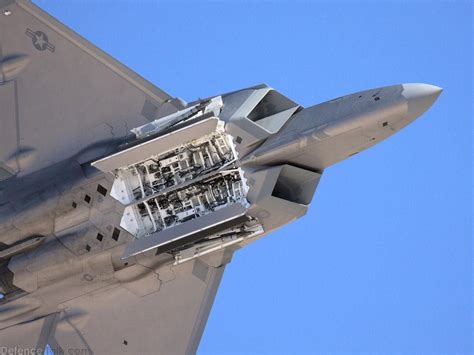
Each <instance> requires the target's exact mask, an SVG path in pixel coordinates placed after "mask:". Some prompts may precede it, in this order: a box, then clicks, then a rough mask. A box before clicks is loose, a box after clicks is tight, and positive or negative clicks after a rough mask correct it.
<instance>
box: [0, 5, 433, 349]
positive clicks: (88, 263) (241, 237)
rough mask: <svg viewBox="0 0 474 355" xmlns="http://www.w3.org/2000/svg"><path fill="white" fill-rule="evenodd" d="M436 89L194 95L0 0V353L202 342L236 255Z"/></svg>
mask: <svg viewBox="0 0 474 355" xmlns="http://www.w3.org/2000/svg"><path fill="white" fill-rule="evenodd" d="M440 93H441V88H439V87H436V86H433V85H427V84H401V85H393V86H388V87H382V88H377V89H372V90H367V91H362V92H358V93H355V94H350V95H346V96H342V97H339V98H336V99H334V100H331V101H328V102H324V103H321V104H318V105H315V106H311V107H306V108H305V107H303V106H301V105H299V104H298V103H296V102H294V101H292V100H291V99H289V98H287V97H285V96H284V95H283V94H281V93H279V92H278V91H276V90H275V89H273V88H271V87H269V86H267V85H259V86H255V87H250V88H246V89H242V90H238V91H234V92H230V93H225V94H222V95H217V96H213V97H210V98H206V99H203V100H198V101H195V102H189V103H188V102H185V101H184V100H182V99H180V98H178V97H173V96H170V95H168V94H167V93H165V92H164V91H163V90H161V89H159V88H157V87H156V86H154V85H153V84H151V83H150V82H148V81H146V80H145V79H143V78H142V77H140V76H138V75H137V74H136V73H134V72H133V71H131V70H130V69H128V68H126V67H125V66H124V65H122V64H120V63H119V62H117V61H116V60H114V59H113V58H111V57H110V56H108V55H107V54H105V53H104V52H102V51H101V50H99V49H98V48H96V47H94V46H93V45H92V44H90V43H89V42H87V41H86V40H85V39H83V38H81V37H80V36H79V35H77V34H76V33H74V32H73V31H71V30H70V29H68V28H67V27H66V26H64V25H63V24H61V23H59V22H58V21H57V20H55V19H54V18H52V17H51V16H49V15H48V14H47V13H45V12H44V11H42V10H41V9H40V8H38V7H37V6H35V5H34V4H32V3H31V2H29V1H27V0H0V110H1V111H0V118H1V120H0V125H1V126H0V180H1V181H0V293H1V294H0V353H12V351H13V352H14V351H16V352H15V353H18V354H19V353H20V352H19V351H23V352H22V353H26V351H30V353H33V352H31V351H36V352H35V353H41V352H42V351H43V350H44V349H45V348H46V347H47V346H48V345H49V347H50V348H51V349H52V350H53V351H54V352H55V353H56V354H66V353H67V354H94V353H95V354H190V353H195V352H196V350H197V347H198V344H199V340H200V338H201V335H202V333H203V329H204V326H205V324H206V320H207V318H208V315H209V312H210V309H211V306H212V303H213V300H214V297H215V295H216V291H217V289H218V287H219V283H220V281H221V278H222V275H223V273H224V269H225V267H226V265H227V264H228V263H229V262H230V261H231V258H232V255H233V253H234V252H235V251H237V250H238V249H240V248H243V247H245V246H247V245H249V244H251V243H253V242H254V241H256V240H258V239H259V238H262V237H264V236H266V235H267V234H269V233H271V232H272V231H274V230H276V229H278V228H280V227H282V226H283V225H285V224H287V223H290V222H292V221H294V220H296V219H297V218H300V217H303V216H304V215H305V213H306V212H307V211H308V208H309V206H310V203H311V200H312V198H313V194H314V192H315V190H316V188H317V186H318V183H319V181H320V178H321V175H322V174H323V172H324V170H325V169H326V168H328V167H330V166H331V165H333V164H336V163H337V162H339V161H341V160H344V159H346V158H349V157H351V156H353V155H354V154H357V153H359V152H361V151H363V150H365V149H367V148H370V147H372V146H373V145H375V144H377V143H379V142H380V141H382V140H384V139H385V138H387V137H389V136H391V135H393V134H394V133H396V132H398V131H399V130H400V129H402V128H403V127H405V126H406V125H408V124H409V123H411V122H412V121H413V120H415V119H416V118H417V117H419V116H420V115H421V114H422V113H423V112H425V111H426V110H427V109H428V108H429V107H430V106H431V105H432V104H433V102H434V101H435V100H436V99H437V98H438V96H439V95H440Z"/></svg>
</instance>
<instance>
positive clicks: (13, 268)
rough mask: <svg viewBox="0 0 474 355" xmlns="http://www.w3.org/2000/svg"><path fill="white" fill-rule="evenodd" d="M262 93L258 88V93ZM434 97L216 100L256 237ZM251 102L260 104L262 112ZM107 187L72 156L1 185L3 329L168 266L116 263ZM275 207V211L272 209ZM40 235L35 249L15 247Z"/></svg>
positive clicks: (423, 88) (115, 217) (118, 239)
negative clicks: (126, 274)
mask: <svg viewBox="0 0 474 355" xmlns="http://www.w3.org/2000/svg"><path fill="white" fill-rule="evenodd" d="M259 90H265V92H264V93H261V97H260V96H258V95H260V94H259ZM440 92H441V89H439V88H437V87H434V86H430V85H424V84H405V85H396V86H390V87H385V88H380V89H373V90H368V91H363V92H359V93H355V94H351V95H347V96H343V97H340V98H337V99H334V100H331V101H328V102H325V103H322V104H319V105H316V106H312V107H309V108H302V107H300V106H298V105H297V104H294V103H293V102H292V101H291V100H288V99H286V98H284V97H283V96H282V95H280V96H272V95H276V94H274V93H275V92H274V91H272V90H270V89H268V88H266V87H258V88H257V89H254V88H252V89H247V90H242V91H238V92H235V93H231V94H226V95H223V102H224V109H223V110H222V112H221V116H222V120H223V121H224V122H225V123H226V129H227V130H228V132H229V134H230V135H231V136H232V137H233V139H234V141H235V142H236V150H237V152H238V156H239V161H238V165H239V166H240V167H241V168H242V169H243V171H244V174H245V176H246V180H247V182H248V183H249V184H250V187H249V188H250V192H249V196H248V197H247V199H248V201H249V204H250V208H249V211H250V212H249V214H250V216H252V218H255V219H256V220H260V221H261V223H262V225H263V227H264V231H265V233H263V234H262V236H263V235H265V234H268V233H269V232H271V231H272V230H275V229H277V228H279V227H281V226H282V225H283V224H286V223H289V222H291V221H292V220H294V219H295V218H299V217H301V216H302V215H304V214H305V213H306V210H307V208H308V206H309V203H310V201H311V198H312V195H313V193H314V189H315V188H316V186H317V183H318V181H319V176H320V174H321V173H322V172H323V171H324V169H325V168H327V167H329V166H331V165H333V164H335V163H337V162H338V161H341V160H343V159H345V158H347V157H350V156H352V155H354V154H356V153H358V152H360V151H362V150H364V149H367V148H369V147H371V146H373V145H374V144H376V143H378V142H380V141H381V140H383V139H385V138H387V137H388V136H390V135H392V134H394V133H395V132H397V131H398V130H400V129H401V128H403V127H404V126H406V125H407V124H409V123H410V122H412V121H413V120H414V119H415V118H416V117H418V116H419V115H420V114H421V113H423V112H424V111H425V110H427V109H428V108H429V106H430V105H431V104H432V103H433V102H434V100H435V99H436V98H437V97H438V95H439V94H440ZM270 96H271V97H270ZM252 100H257V101H256V102H260V105H261V107H260V109H259V110H257V109H258V108H259V106H258V104H255V105H256V106H255V105H252V104H251V102H252ZM264 100H267V101H268V102H264ZM262 102H264V104H265V105H263V104H261V103H262ZM247 106H248V107H247ZM246 107H247V109H246ZM245 110H247V111H245ZM245 112H246V113H245ZM242 117H243V118H244V119H243V118H242ZM268 117H273V121H271V120H268V119H267V118H268ZM275 122H277V123H275ZM251 125H252V129H253V130H250V129H249V128H248V127H250V126H251ZM255 132H256V133H255ZM97 158H100V157H97ZM272 176H274V178H272ZM272 179H273V180H272ZM253 181H256V182H255V183H254V182H253ZM308 181H309V183H308ZM113 182H114V176H113V175H112V174H108V173H103V172H101V171H99V170H97V169H94V168H93V167H91V165H90V164H89V163H86V164H79V163H78V162H77V161H76V160H75V159H69V160H67V161H63V162H61V163H58V164H55V165H54V166H51V167H49V168H47V169H43V170H41V171H38V172H35V173H33V174H30V175H27V176H22V177H17V178H13V179H9V180H7V181H4V182H1V183H0V247H1V248H0V249H2V250H9V248H10V249H11V248H14V247H15V246H16V247H17V248H16V250H15V252H14V253H10V254H8V253H6V254H5V255H8V257H7V258H5V259H3V260H0V267H1V276H0V278H1V281H2V282H0V286H1V288H0V292H1V293H2V294H3V302H7V303H9V302H12V304H14V303H18V302H19V304H20V306H21V307H19V308H18V307H16V308H15V307H13V308H11V310H7V311H6V312H3V313H2V314H1V315H0V328H2V327H5V326H8V324H10V323H11V324H14V323H18V321H19V320H20V321H21V320H23V319H25V320H26V319H32V318H31V317H37V316H40V315H42V314H47V312H48V311H50V309H51V308H53V307H56V306H57V305H60V304H61V303H62V302H64V301H66V300H68V299H71V298H73V297H77V296H78V295H81V294H84V293H86V292H90V291H91V290H94V289H98V288H102V287H105V286H107V285H112V284H115V283H127V282H130V280H128V279H123V278H121V277H120V276H118V274H117V272H118V271H120V270H122V269H124V268H127V267H130V266H132V265H134V264H136V263H137V262H139V260H141V262H144V261H143V260H146V262H147V263H152V264H156V265H159V264H165V263H168V264H169V263H171V262H173V257H172V256H171V255H168V254H161V255H158V256H157V255H155V252H148V253H144V254H142V255H140V257H131V258H128V259H122V256H123V252H124V249H125V245H126V244H127V243H129V242H130V241H131V240H133V239H134V238H133V236H132V235H131V234H130V233H127V231H125V230H123V228H122V227H121V219H122V215H123V213H124V206H123V205H122V204H121V203H120V202H119V201H117V200H116V199H115V198H113V197H112V196H111V195H110V192H111V189H112V186H113ZM302 183H304V184H306V185H307V186H306V185H305V186H303V187H302V185H301V184H302ZM252 184H254V185H258V184H261V186H259V187H258V190H257V188H256V187H255V188H254V187H253V186H254V185H252ZM269 184H273V185H272V186H275V187H274V188H272V191H269V192H268V198H266V199H265V198H263V197H262V196H263V195H262V194H263V193H262V192H261V191H264V190H265V186H266V185H269ZM252 189H253V190H252ZM253 191H257V192H258V193H257V192H253ZM264 197H265V196H264ZM275 201H277V202H279V203H280V202H281V206H280V207H278V206H277V207H274V206H275ZM273 208H276V210H273ZM288 211H291V213H288ZM38 237H41V238H42V239H38V242H37V243H36V244H35V243H33V244H32V243H31V242H30V243H26V244H22V243H25V241H29V240H30V239H34V238H38ZM248 243H249V241H243V242H242V243H241V246H244V245H246V244H248ZM23 245H25V248H24V249H22V248H23ZM32 245H33V247H32ZM142 276H143V275H140V274H139V275H136V276H135V277H136V278H140V277H142ZM64 285H67V288H63V287H62V286H64ZM60 289H61V290H64V289H67V290H68V291H67V292H57V290H60ZM28 296H30V297H28ZM22 302H23V303H22Z"/></svg>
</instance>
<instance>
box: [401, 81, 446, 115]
mask: <svg viewBox="0 0 474 355" xmlns="http://www.w3.org/2000/svg"><path fill="white" fill-rule="evenodd" d="M402 86H403V91H402V96H403V97H405V99H406V100H407V101H408V116H409V119H410V120H414V119H415V118H417V117H418V116H420V115H421V114H422V113H423V112H425V111H426V110H428V109H429V108H430V107H431V105H433V103H434V102H435V101H436V99H437V98H438V96H439V95H440V94H441V92H442V91H443V89H442V88H440V87H438V86H434V85H429V84H403V85H402Z"/></svg>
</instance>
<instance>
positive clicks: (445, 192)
mask: <svg viewBox="0 0 474 355" xmlns="http://www.w3.org/2000/svg"><path fill="white" fill-rule="evenodd" d="M36 2H37V3H38V4H40V5H41V6H42V7H44V8H45V9H46V10H47V11H49V12H51V13H52V14H53V15H55V16H56V17H58V18H59V19H60V20H61V21H63V22H65V23H66V24H67V25H69V26H70V27H72V28H73V29H74V30H76V31H78V32H79V33H80V34H82V35H83V36H84V37H86V38H88V39H89V40H91V41H92V42H93V43H95V44H96V45H98V46H99V47H101V48H103V49H104V50H106V51H107V52H108V53H110V54H111V55H113V56H114V57H116V58H117V59H119V60H120V61H122V62H124V63H125V64H126V65H128V66H130V67H131V68H132V69H134V70H135V71H137V72H138V73H140V74H141V75H143V76H144V77H146V78H148V79H149V80H151V81H152V82H153V83H155V84H156V85H157V86H159V87H161V88H163V89H164V90H165V91H167V92H169V93H170V94H172V95H177V96H181V97H182V98H184V99H185V100H188V101H191V100H194V99H196V98H197V97H206V96H210V95H217V94H219V93H223V92H227V91H231V90H235V89H239V88H243V87H247V86H251V85H255V84H259V83H267V84H269V85H271V86H273V87H274V88H275V89H277V90H279V91H280V92H282V93H284V94H285V95H287V96H288V97H290V98H292V99H293V100H295V101H297V102H299V103H301V104H302V105H304V106H310V105H312V104H315V103H318V102H322V101H326V100H329V99H331V98H334V97H338V96H341V95H344V94H347V93H351V92H356V91H359V90H364V89H369V88H373V87H379V86H385V85H391V84H398V83H404V82H425V83H430V84H435V85H438V86H441V87H443V88H444V92H443V94H442V95H441V97H440V98H439V100H438V101H437V102H436V104H435V105H434V106H433V107H432V108H431V110H429V111H428V112H427V113H426V114H425V115H424V116H423V117H422V118H420V119H419V120H417V121H416V122H415V123H414V124H412V125H411V126H409V127H407V128H406V129H405V130H403V131H402V132H400V133H399V134H397V135H395V136H394V137H392V138H390V139H388V140H387V141H385V142H383V143H381V144H379V145H378V146H376V147H374V148H372V149H370V150H368V151H366V152H364V153H362V154H359V155H356V156H354V157H352V158H351V159H349V160H346V161H344V162H342V163H339V164H337V165H335V166H333V167H331V168H329V169H327V170H326V171H325V173H324V176H323V178H322V181H321V183H320V185H319V187H318V190H317V192H316V195H315V198H314V200H313V203H312V206H311V209H310V211H309V213H308V214H307V216H306V217H304V218H303V219H300V220H299V221H297V222H295V223H293V224H292V225H289V226H287V227H285V228H283V229H281V230H279V231H278V232H276V233H274V234H271V235H269V236H267V237H265V238H264V239H262V240H260V241H258V242H256V243H255V244H253V245H251V246H250V247H248V248H246V249H244V250H241V251H239V252H238V253H237V254H236V255H235V256H234V260H233V262H232V263H231V264H230V265H229V267H228V268H227V270H226V273H225V276H224V280H223V282H222V285H221V288H220V290H219V293H218V295H217V299H216V302H215V305H214V308H213V310H212V313H211V315H210V318H209V322H208V325H207V328H206V330H205V333H204V336H203V339H202V343H201V345H200V348H199V352H200V353H201V354H231V353H232V354H242V353H254V354H260V353H268V354H277V353H279V354H297V353H298V354H302V353H308V354H310V353H315V354H349V353H359V354H368V353H371V354H374V353H384V354H386V353H391V354H394V353H396V354H437V353H439V354H441V353H442V354H459V353H469V352H471V351H472V350H473V349H472V336H473V332H472V331H473V329H472V325H471V324H472V314H473V312H472V311H473V308H472V307H473V306H472V297H473V292H472V291H473V290H472V281H473V279H472V251H473V249H472V234H473V233H472V214H473V213H472V212H473V205H472V164H473V157H472V152H473V146H472V118H473V112H472V101H473V95H472V78H473V76H472V74H473V73H472V63H473V57H472V43H473V27H472V22H473V8H472V5H471V4H470V3H469V2H467V1H466V2H460V1H450V2H436V1H429V2H428V1H426V2H413V3H409V2H407V1H403V2H401V1H400V2H375V1H373V2H345V3H342V2H324V3H321V2H294V1H279V2H271V1H265V2H230V1H229V2H224V1H221V2H209V1H195V2H190V3H187V2H182V1H181V2H161V1H128V2H127V1H118V2H117V1H113V2H112V1H70V2H69V1H68V2H67V5H65V3H66V2H52V1H45V0H42V1H36Z"/></svg>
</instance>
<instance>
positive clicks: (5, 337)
mask: <svg viewBox="0 0 474 355" xmlns="http://www.w3.org/2000/svg"><path fill="white" fill-rule="evenodd" d="M211 264H212V263H211ZM224 268H225V265H219V266H211V265H209V264H208V263H206V262H204V261H203V260H201V259H196V260H195V261H194V262H189V263H184V264H182V265H179V266H178V267H173V269H172V270H171V269H169V270H168V271H167V272H163V271H162V270H158V274H156V273H152V274H150V275H148V276H146V277H145V278H142V279H141V280H137V281H132V282H129V283H128V284H123V285H122V286H114V287H108V288H104V289H102V290H100V291H98V292H92V293H90V294H87V295H85V296H82V297H79V298H76V299H73V300H71V301H69V302H66V303H65V304H63V305H62V308H63V310H62V311H60V312H58V313H53V314H50V315H49V316H47V317H44V318H41V319H38V320H34V321H32V322H28V323H24V324H19V325H16V326H12V327H10V328H7V329H4V330H1V331H0V344H1V345H0V349H10V348H11V349H13V348H17V349H32V348H33V349H45V347H46V345H47V344H49V346H50V347H51V349H52V350H53V351H54V353H56V354H73V353H74V354H84V355H86V354H111V355H112V354H144V355H146V354H150V355H151V354H194V353H195V352H196V350H197V346H198V344H199V341H200V338H201V336H202V333H203V330H204V326H205V324H206V321H207V318H208V315H209V312H210V309H211V306H212V303H213V301H214V297H215V295H216V292H217V289H218V286H219V283H220V280H221V278H222V275H223V272H224ZM125 270H126V269H125ZM129 276H130V275H129ZM132 278H133V277H132Z"/></svg>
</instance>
